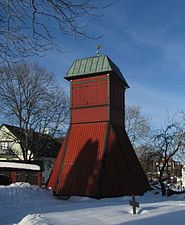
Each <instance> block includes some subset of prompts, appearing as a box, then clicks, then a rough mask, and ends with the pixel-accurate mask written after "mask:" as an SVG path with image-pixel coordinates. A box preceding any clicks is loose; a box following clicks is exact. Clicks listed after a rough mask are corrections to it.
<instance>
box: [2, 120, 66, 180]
mask: <svg viewBox="0 0 185 225" xmlns="http://www.w3.org/2000/svg"><path fill="white" fill-rule="evenodd" d="M34 136H35V139H34V142H33V147H34V149H36V150H38V149H39V147H40V146H41V144H42V145H43V146H44V148H43V149H39V154H37V157H35V158H34V160H39V161H42V165H43V166H42V167H43V168H42V169H43V173H42V182H43V183H46V181H47V179H48V177H49V174H50V172H51V170H52V168H53V165H54V162H55V160H56V157H57V154H58V152H59V149H60V146H61V144H62V142H63V138H61V139H54V138H52V137H51V136H49V135H45V134H44V135H41V134H39V133H36V132H35V133H34ZM21 140H22V142H23V140H24V137H23V132H21V129H20V128H19V127H16V126H12V125H8V124H2V125H1V126H0V161H4V160H8V161H14V160H24V157H23V153H22V150H21V146H20V142H21ZM32 151H33V149H32ZM37 153H38V152H37ZM30 154H31V151H28V157H29V155H30Z"/></svg>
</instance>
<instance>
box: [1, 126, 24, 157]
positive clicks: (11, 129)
mask: <svg viewBox="0 0 185 225" xmlns="http://www.w3.org/2000/svg"><path fill="white" fill-rule="evenodd" d="M19 136H20V129H19V128H18V127H15V126H11V125H8V124H2V125H1V126H0V160H24V158H23V154H22V151H21V146H20V143H19Z"/></svg>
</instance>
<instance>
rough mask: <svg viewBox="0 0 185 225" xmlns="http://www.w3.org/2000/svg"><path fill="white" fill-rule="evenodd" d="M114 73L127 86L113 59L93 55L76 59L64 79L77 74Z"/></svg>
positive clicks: (77, 75)
mask: <svg viewBox="0 0 185 225" xmlns="http://www.w3.org/2000/svg"><path fill="white" fill-rule="evenodd" d="M111 72H112V73H114V74H116V75H117V77H118V78H119V79H120V80H122V81H123V82H124V84H125V87H126V88H129V85H128V84H127V82H126V80H125V78H124V76H123V74H122V73H121V71H120V70H119V68H118V67H117V66H116V65H115V64H114V63H113V61H112V60H111V59H110V58H109V57H108V56H106V55H100V56H94V57H89V58H84V59H77V60H75V61H74V62H73V64H72V66H71V67H70V69H69V70H68V72H67V74H66V76H65V79H67V80H71V79H72V78H76V77H79V76H83V77H84V76H88V75H93V74H102V73H111Z"/></svg>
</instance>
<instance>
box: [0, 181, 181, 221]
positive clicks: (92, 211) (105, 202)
mask: <svg viewBox="0 0 185 225" xmlns="http://www.w3.org/2000/svg"><path fill="white" fill-rule="evenodd" d="M129 200H131V197H121V198H109V199H102V200H95V199H90V198H80V197H71V198H70V199H69V200H67V201H64V200H59V199H56V198H55V197H54V196H53V195H52V193H51V192H50V191H48V190H45V189H40V188H38V187H36V186H31V185H29V184H26V183H15V184H12V185H10V186H0V224H1V225H113V224H117V225H122V224H126V225H160V224H168V225H174V224H176V225H182V224H184V223H185V222H184V221H185V195H184V194H183V195H174V196H171V197H162V196H161V195H155V194H154V193H153V192H152V191H151V192H148V193H146V194H145V195H144V196H137V197H136V200H137V201H139V203H140V208H139V209H138V210H137V214H136V215H133V214H132V209H131V207H130V206H129V203H128V202H129Z"/></svg>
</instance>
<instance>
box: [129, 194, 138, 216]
mask: <svg viewBox="0 0 185 225" xmlns="http://www.w3.org/2000/svg"><path fill="white" fill-rule="evenodd" d="M129 205H131V206H132V207H133V214H136V207H138V208H139V202H136V198H135V195H132V200H131V201H130V202H129Z"/></svg>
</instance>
